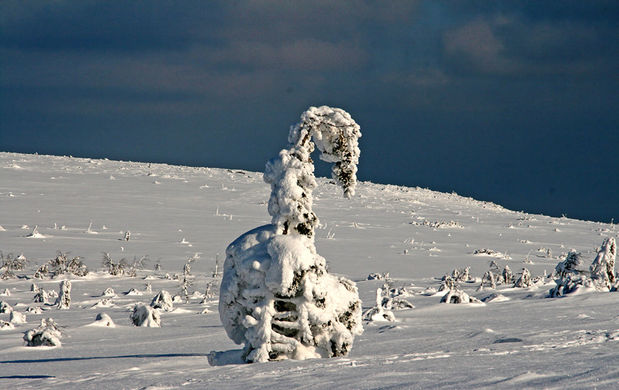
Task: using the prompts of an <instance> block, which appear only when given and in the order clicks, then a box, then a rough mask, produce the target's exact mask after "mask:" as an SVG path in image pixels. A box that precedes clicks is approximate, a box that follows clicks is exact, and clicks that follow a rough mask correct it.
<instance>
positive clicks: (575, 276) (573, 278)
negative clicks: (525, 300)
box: [548, 250, 593, 298]
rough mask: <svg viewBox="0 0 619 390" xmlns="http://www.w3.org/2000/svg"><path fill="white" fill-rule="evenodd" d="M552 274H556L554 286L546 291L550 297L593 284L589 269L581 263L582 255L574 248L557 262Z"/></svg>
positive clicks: (571, 292)
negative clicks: (563, 258)
mask: <svg viewBox="0 0 619 390" xmlns="http://www.w3.org/2000/svg"><path fill="white" fill-rule="evenodd" d="M554 274H555V275H556V276H557V277H556V279H555V283H556V286H555V287H553V288H552V289H551V290H550V291H549V292H548V296H549V297H551V298H556V297H561V296H564V295H568V294H573V293H575V292H576V291H578V290H579V289H581V288H582V287H587V288H588V287H592V286H593V282H592V281H591V278H590V277H589V275H588V274H589V271H587V270H586V269H585V267H584V265H583V261H582V255H581V254H580V253H578V252H576V251H574V250H571V251H570V252H569V253H568V254H567V255H566V256H565V260H563V261H560V262H559V263H558V264H557V266H556V267H555V272H554Z"/></svg>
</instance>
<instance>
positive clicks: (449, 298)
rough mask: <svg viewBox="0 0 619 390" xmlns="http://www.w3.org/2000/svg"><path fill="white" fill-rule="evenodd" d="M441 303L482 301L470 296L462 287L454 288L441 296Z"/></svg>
mask: <svg viewBox="0 0 619 390" xmlns="http://www.w3.org/2000/svg"><path fill="white" fill-rule="evenodd" d="M441 303H481V301H480V300H479V299H477V298H475V297H473V296H470V295H469V294H467V293H466V292H464V290H461V289H460V288H457V287H456V288H452V289H450V290H449V291H447V294H445V295H443V297H442V298H441Z"/></svg>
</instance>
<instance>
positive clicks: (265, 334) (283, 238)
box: [219, 106, 363, 362]
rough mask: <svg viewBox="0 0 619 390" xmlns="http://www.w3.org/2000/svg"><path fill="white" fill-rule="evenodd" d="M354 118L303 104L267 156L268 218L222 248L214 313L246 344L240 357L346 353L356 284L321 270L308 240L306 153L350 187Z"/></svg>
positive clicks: (311, 220) (355, 320)
mask: <svg viewBox="0 0 619 390" xmlns="http://www.w3.org/2000/svg"><path fill="white" fill-rule="evenodd" d="M360 136H361V133H360V131H359V126H358V125H357V124H356V123H355V121H354V120H353V119H352V118H351V117H350V115H349V114H348V113H347V112H345V111H343V110H340V109H337V108H330V107H326V106H323V107H319V108H316V107H310V108H309V109H308V110H307V111H306V112H304V113H303V114H302V116H301V121H300V122H299V123H298V124H297V125H295V126H293V127H292V128H291V129H290V133H289V136H288V142H289V147H288V149H284V150H282V151H280V153H279V156H278V157H276V158H274V159H272V160H270V161H269V162H268V163H267V165H266V168H265V173H264V180H265V181H266V182H267V183H269V184H270V185H271V196H270V199H269V205H268V211H269V214H270V215H271V217H272V220H271V224H270V225H266V226H262V227H259V228H256V229H254V230H251V231H249V232H247V233H245V234H243V235H242V236H240V237H239V238H237V239H236V240H235V241H234V242H233V243H231V244H230V245H229V246H228V248H227V250H226V260H225V264H224V275H223V280H222V283H221V290H220V300H219V314H220V318H221V321H222V323H223V325H224V328H225V329H226V333H227V334H228V336H229V337H230V338H231V339H232V340H233V341H234V342H236V343H238V344H241V343H244V344H245V349H244V353H243V358H244V359H245V361H247V362H264V361H267V360H278V359H287V358H290V359H306V358H311V357H332V356H344V355H347V354H348V352H349V351H350V348H351V347H352V343H353V338H354V336H355V335H358V334H361V332H362V331H363V329H362V326H361V301H360V300H359V296H358V292H357V288H356V286H355V284H354V283H353V282H352V281H350V280H348V279H345V278H338V277H335V276H333V275H330V274H328V273H327V267H326V260H325V259H324V258H323V257H322V256H320V255H318V253H317V252H316V248H315V245H314V229H315V227H316V226H317V224H318V218H317V216H316V214H315V213H314V212H313V211H312V203H313V198H312V191H313V189H314V188H315V187H316V180H315V177H314V165H313V161H312V159H311V158H310V154H311V153H312V151H313V150H314V148H315V147H316V148H318V149H319V150H320V152H321V155H320V158H321V159H322V160H324V161H327V162H332V163H334V165H333V170H332V175H333V178H334V179H335V181H336V182H337V183H338V184H339V185H340V186H342V188H343V190H344V195H345V196H346V197H347V198H349V197H351V196H352V195H354V190H355V185H356V172H357V163H358V160H359V148H358V138H359V137H360Z"/></svg>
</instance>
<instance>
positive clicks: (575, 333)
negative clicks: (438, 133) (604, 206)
mask: <svg viewBox="0 0 619 390" xmlns="http://www.w3.org/2000/svg"><path fill="white" fill-rule="evenodd" d="M318 182H319V186H318V188H317V189H316V190H315V192H314V195H315V198H314V202H315V203H314V211H316V213H317V214H318V217H319V218H320V220H321V226H320V228H319V229H318V230H317V232H316V233H317V234H316V247H317V249H318V252H319V254H320V255H322V256H324V257H325V258H326V259H327V262H328V265H329V270H330V272H331V273H334V274H339V275H344V276H346V277H348V278H350V279H352V280H354V281H355V282H356V283H357V286H358V288H359V293H360V296H361V299H362V300H363V307H364V310H366V309H369V308H371V307H372V306H373V305H374V304H375V301H376V298H375V294H376V290H377V288H379V287H383V284H384V282H385V280H368V275H369V274H371V273H376V274H384V273H389V275H390V285H391V287H393V288H395V287H405V289H403V291H404V292H405V294H404V295H402V296H400V298H404V299H406V300H407V301H408V302H410V303H412V304H413V305H415V308H414V309H409V310H398V311H394V315H395V318H396V321H395V322H387V321H383V322H380V321H371V322H364V328H365V331H364V333H363V335H361V336H358V337H357V338H356V339H355V344H354V346H353V349H352V352H351V353H350V355H349V356H348V357H346V358H335V359H312V360H305V361H293V360H288V361H279V362H268V363H257V364H240V361H239V356H240V348H241V347H240V346H238V345H235V344H234V343H233V342H232V341H231V340H230V339H228V337H227V336H226V334H225V331H224V329H223V327H222V325H221V322H220V319H219V314H218V313H217V303H218V296H217V294H218V290H219V287H218V283H219V280H220V279H221V278H220V277H217V276H214V275H213V274H214V271H215V268H216V262H219V264H220V266H219V269H220V270H221V268H222V266H223V260H224V256H225V254H224V251H225V248H226V246H227V245H228V244H229V243H230V242H232V241H233V240H234V239H235V238H236V237H238V236H239V235H240V234H242V233H244V232H246V231H248V230H250V229H252V228H254V227H257V226H260V225H263V224H266V223H269V222H270V217H269V215H268V214H267V205H266V203H267V200H268V197H269V186H268V185H266V184H265V183H264V182H263V181H262V174H261V173H255V172H246V171H240V170H226V169H209V168H191V167H180V166H169V165H163V164H145V163H131V162H117V161H108V160H90V159H77V158H70V157H53V156H38V155H23V154H13V153H0V226H2V228H0V250H1V251H2V252H3V254H4V255H5V256H6V255H8V254H9V253H11V254H13V255H14V256H18V255H19V254H21V253H23V255H24V256H25V257H26V258H27V259H28V261H29V262H28V265H27V267H26V269H25V270H23V271H17V272H16V274H17V275H18V276H19V278H11V279H8V280H0V294H3V295H0V301H3V302H6V303H8V304H9V305H10V306H11V307H12V308H13V310H14V311H15V312H19V313H26V323H24V324H19V323H15V324H13V326H12V327H11V326H7V327H6V328H2V329H0V388H6V389H8V388H19V389H29V388H36V389H42V388H58V389H67V388H76V389H78V388H79V389H88V388H110V389H112V388H114V389H117V388H136V389H137V388H139V389H142V388H144V389H165V388H199V389H203V388H209V389H210V388H212V389H226V388H272V389H291V388H294V389H297V388H306V389H310V388H311V389H315V388H325V389H327V388H328V389H332V388H342V389H344V388H356V389H373V388H402V389H408V388H443V389H449V388H518V389H520V388H551V389H564V388H574V389H582V388H618V387H619V364H618V362H619V306H618V305H617V303H618V302H619V293H608V292H595V291H586V292H584V293H581V294H578V295H574V296H569V297H564V298H547V295H548V291H549V290H550V289H551V288H552V287H554V285H555V283H554V282H553V281H552V280H551V279H550V278H545V279H542V280H540V281H539V282H538V284H537V285H535V286H534V287H530V288H513V287H512V285H507V286H506V285H499V286H498V287H497V289H496V290H493V289H490V288H487V287H486V288H484V289H483V290H481V291H478V287H479V285H480V279H481V277H482V275H483V274H484V272H485V271H487V270H488V269H489V263H490V261H492V260H494V261H495V262H496V263H497V265H498V266H499V267H500V268H501V269H502V268H503V267H504V266H505V265H509V267H510V268H511V269H512V270H513V271H514V273H515V274H518V273H519V272H520V271H521V270H522V268H523V267H526V268H527V269H529V270H530V271H531V273H532V275H533V277H534V278H535V277H540V276H542V275H544V272H546V273H547V274H548V275H550V274H551V273H552V271H553V270H554V267H555V265H556V264H557V263H558V262H559V261H560V260H561V259H562V255H565V254H566V253H567V252H568V251H569V250H570V249H572V248H573V249H576V250H577V251H579V252H582V254H583V259H584V260H585V262H586V264H587V265H588V264H590V262H591V261H592V260H593V259H594V257H595V253H596V252H595V250H596V248H597V247H598V246H599V245H601V243H602V241H603V239H604V238H606V237H618V236H619V234H618V229H617V228H616V226H613V225H609V224H600V223H594V222H587V221H578V220H573V219H567V218H551V217H546V216H541V215H530V214H525V213H521V212H513V211H510V210H506V209H504V208H502V207H500V206H497V205H495V204H491V203H487V202H479V201H476V200H473V199H471V198H463V197H460V196H458V195H456V194H444V193H438V192H434V191H430V190H427V189H420V188H407V187H396V186H388V185H378V184H373V183H363V182H362V183H359V184H358V187H357V194H356V196H355V197H354V198H352V199H350V200H347V199H345V198H343V197H342V195H341V190H340V189H339V188H337V187H336V186H335V185H334V184H333V183H332V182H330V180H327V179H319V180H318ZM35 227H37V229H36V232H35V233H38V234H34V235H32V233H33V230H34V228H35ZM127 231H130V239H129V240H128V241H127V240H124V239H123V238H124V237H125V233H126V232H127ZM29 236H30V237H29ZM482 249H490V250H491V251H493V252H494V254H493V255H492V256H490V255H488V254H474V252H475V251H480V250H482ZM57 251H62V252H69V253H70V254H69V258H73V257H75V256H80V257H81V258H82V260H83V261H84V263H85V264H86V265H87V266H88V268H89V270H90V271H91V272H90V273H89V274H88V275H87V276H85V277H77V276H69V275H65V276H61V277H58V278H55V279H49V278H46V279H33V278H32V277H33V274H34V272H35V271H36V269H37V268H39V266H40V265H42V264H44V263H46V262H47V261H49V260H51V259H53V258H54V257H56V252H57ZM104 252H105V253H109V256H110V257H111V258H112V259H113V260H114V261H119V260H120V259H122V258H126V259H127V260H128V261H129V262H132V261H133V259H134V258H142V257H143V256H148V259H149V260H148V261H147V262H146V264H145V267H144V269H142V270H138V272H137V276H136V277H128V276H111V275H109V273H107V272H106V271H105V270H104V267H103V264H102V260H103V253H104ZM482 252H484V251H482ZM485 252H490V251H485ZM196 254H197V256H199V258H197V259H196V260H195V261H193V262H192V263H191V275H190V276H189V278H188V280H189V281H190V282H191V286H190V287H189V294H190V299H189V301H188V302H187V301H185V300H182V301H181V302H175V303H174V310H173V311H162V312H161V327H160V328H147V327H135V326H133V324H132V323H131V320H130V315H131V312H132V309H133V307H134V305H135V304H136V303H145V304H147V305H148V304H150V302H151V300H152V298H153V297H154V296H155V294H157V293H158V292H159V291H160V290H167V291H169V292H170V293H171V294H172V295H180V294H181V282H180V280H179V279H181V280H182V278H183V276H182V275H183V266H184V264H185V263H186V262H187V260H188V259H189V258H191V257H193V256H195V255H196ZM157 264H160V266H161V268H160V270H155V267H156V265H157ZM467 266H470V272H471V275H472V276H473V277H475V278H477V280H476V281H475V282H470V283H462V285H461V286H462V287H463V289H464V290H465V291H466V292H467V293H468V294H470V295H472V296H474V297H477V298H479V299H480V300H485V303H483V304H464V305H455V304H441V303H439V302H440V299H441V295H442V294H440V293H436V294H433V292H434V290H433V289H438V287H439V285H440V283H441V281H440V279H441V277H442V276H443V275H445V274H447V273H449V274H450V273H451V271H452V270H453V269H454V268H464V267H467ZM166 275H167V277H166ZM65 279H69V280H71V282H72V290H71V298H72V301H71V306H70V308H69V309H65V310H61V309H57V308H56V307H55V306H53V301H54V299H51V300H50V304H48V305H46V304H43V303H35V302H33V297H34V295H35V293H34V292H32V291H31V285H32V283H36V284H37V286H38V287H40V288H43V289H45V290H55V291H56V292H58V291H59V285H60V282H61V281H62V280H65ZM538 279H539V278H538ZM147 284H150V287H151V289H152V291H151V292H148V291H147ZM209 284H210V285H211V286H212V287H211V290H212V291H213V292H214V293H215V296H213V297H210V298H206V299H204V293H205V291H206V289H207V285H209ZM110 287H111V288H112V289H114V291H115V295H114V296H111V297H105V296H102V294H103V292H104V290H106V289H107V288H110ZM5 289H8V292H9V294H6V292H5ZM131 289H135V290H137V294H141V295H137V294H135V293H133V294H126V293H127V292H129V291H130V290H131ZM194 291H195V292H196V293H195V294H194ZM492 294H500V295H498V298H499V299H494V300H488V299H486V298H488V297H490V296H492ZM106 299H107V300H106ZM29 307H30V308H32V309H31V310H34V308H36V307H41V309H42V312H41V313H40V314H36V313H32V312H27V310H28V308H29ZM99 313H106V314H108V315H109V316H110V317H111V319H112V320H113V322H114V323H115V326H114V327H102V326H93V323H94V322H95V317H96V316H97V314H99ZM48 317H51V318H53V319H54V321H56V323H57V324H58V325H59V326H60V327H61V331H62V339H61V341H62V346H60V347H26V346H25V342H24V340H23V334H24V332H26V331H27V330H29V329H33V328H36V327H37V326H39V323H40V320H41V319H42V318H48ZM0 320H1V321H7V322H8V321H9V313H2V314H0Z"/></svg>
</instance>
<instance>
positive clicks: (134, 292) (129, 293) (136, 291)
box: [125, 288, 143, 295]
mask: <svg viewBox="0 0 619 390" xmlns="http://www.w3.org/2000/svg"><path fill="white" fill-rule="evenodd" d="M125 295H143V294H142V291H140V290H138V289H137V288H131V289H130V290H129V291H127V292H126V293H125Z"/></svg>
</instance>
